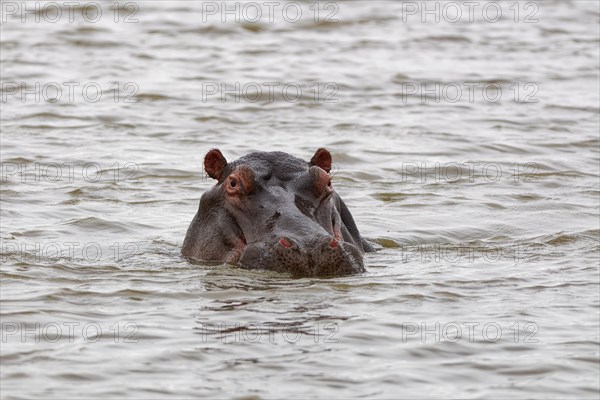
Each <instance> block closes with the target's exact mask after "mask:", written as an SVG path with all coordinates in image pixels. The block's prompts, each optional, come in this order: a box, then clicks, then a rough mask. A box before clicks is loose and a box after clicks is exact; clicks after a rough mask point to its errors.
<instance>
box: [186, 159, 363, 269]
mask: <svg viewBox="0 0 600 400" xmlns="http://www.w3.org/2000/svg"><path fill="white" fill-rule="evenodd" d="M204 169H205V171H206V172H207V173H208V175H209V176H211V177H212V178H214V179H216V180H217V181H218V182H217V184H216V185H215V186H214V187H212V188H211V189H210V190H209V191H207V192H205V193H204V194H203V195H202V198H201V199H200V206H199V208H198V212H197V213H196V216H195V217H194V219H193V220H192V222H191V224H190V226H189V228H188V231H187V234H186V237H185V240H184V243H183V248H182V251H181V253H182V255H183V256H184V257H186V258H188V259H191V260H196V261H204V262H224V263H229V264H236V265H239V266H241V267H243V268H250V269H269V270H274V271H279V272H288V273H291V274H292V275H294V276H301V277H307V276H340V275H348V274H354V273H360V272H364V271H365V267H364V262H363V253H364V252H365V251H373V247H372V246H371V245H370V244H369V243H368V242H367V241H366V240H364V239H363V238H362V237H361V236H360V234H359V232H358V229H357V228H356V224H355V223H354V220H353V218H352V215H351V214H350V211H349V210H348V208H347V207H346V205H345V204H344V202H343V201H342V199H341V198H340V197H339V196H338V194H337V193H336V192H335V191H334V190H333V188H332V187H331V178H330V176H329V171H330V169H331V155H330V154H329V152H328V151H327V150H325V149H319V150H318V151H317V152H316V153H315V155H314V157H313V158H312V159H311V161H310V162H307V161H304V160H301V159H299V158H296V157H293V156H291V155H289V154H286V153H282V152H269V153H267V152H257V153H250V154H248V155H246V156H244V157H242V158H240V159H238V160H236V161H234V162H232V163H227V161H226V160H225V157H223V155H222V154H221V152H220V151H219V150H217V149H213V150H211V151H209V152H208V153H207V155H206V157H205V159H204Z"/></svg>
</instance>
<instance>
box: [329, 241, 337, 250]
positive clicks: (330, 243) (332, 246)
mask: <svg viewBox="0 0 600 400" xmlns="http://www.w3.org/2000/svg"><path fill="white" fill-rule="evenodd" d="M329 247H331V248H332V249H335V248H336V247H338V241H337V239H336V238H333V239H331V241H330V242H329Z"/></svg>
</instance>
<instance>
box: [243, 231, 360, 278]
mask: <svg viewBox="0 0 600 400" xmlns="http://www.w3.org/2000/svg"><path fill="white" fill-rule="evenodd" d="M240 264H241V265H242V266H243V267H245V268H251V269H270V270H274V271H278V272H288V273H291V274H292V275H293V276H340V275H350V274H356V273H360V272H364V271H365V267H364V263H363V257H362V254H361V252H360V250H359V249H358V248H357V247H356V246H354V245H352V244H350V243H347V242H343V241H339V240H337V239H336V238H334V237H333V236H322V237H318V238H315V239H313V240H310V241H308V242H306V243H303V242H302V241H300V240H297V239H296V240H295V239H292V238H289V237H281V238H280V239H279V240H278V241H277V242H276V243H274V244H266V243H258V244H253V245H249V246H247V247H246V249H245V250H244V253H243V254H242V257H241V259H240Z"/></svg>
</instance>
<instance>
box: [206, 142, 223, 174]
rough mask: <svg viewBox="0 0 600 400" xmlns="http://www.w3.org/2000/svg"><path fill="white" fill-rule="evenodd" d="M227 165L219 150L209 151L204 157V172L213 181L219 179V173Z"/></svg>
mask: <svg viewBox="0 0 600 400" xmlns="http://www.w3.org/2000/svg"><path fill="white" fill-rule="evenodd" d="M226 165H227V160H226V159H225V157H223V154H221V151H220V150H219V149H211V150H210V151H209V152H208V153H206V156H204V170H205V171H206V173H207V174H208V176H210V177H211V178H213V179H217V180H218V179H219V178H220V177H221V172H223V169H224V168H225V166H226Z"/></svg>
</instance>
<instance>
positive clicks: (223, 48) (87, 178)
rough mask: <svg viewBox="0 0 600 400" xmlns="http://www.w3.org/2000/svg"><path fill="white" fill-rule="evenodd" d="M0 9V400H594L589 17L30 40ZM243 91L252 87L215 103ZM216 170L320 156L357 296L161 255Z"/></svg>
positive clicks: (593, 40) (552, 5)
mask: <svg viewBox="0 0 600 400" xmlns="http://www.w3.org/2000/svg"><path fill="white" fill-rule="evenodd" d="M6 3H7V2H4V1H3V5H2V7H3V10H4V11H5V13H4V14H3V18H5V17H6V21H5V20H4V19H3V21H2V26H1V43H0V44H1V50H2V52H1V61H2V64H1V74H2V96H3V99H2V104H1V106H2V117H1V130H2V150H1V156H2V163H3V164H2V192H1V194H2V207H1V209H2V210H1V211H2V212H1V216H2V223H1V239H2V270H1V279H2V280H1V316H2V343H1V347H2V352H1V371H0V377H1V393H2V394H1V396H2V397H3V398H7V399H9V398H11V399H12V398H34V397H35V398H46V399H48V398H60V399H65V398H83V397H87V398H192V397H198V396H204V397H225V398H231V397H244V396H246V397H247V398H274V397H278V398H288V397H289V398H306V397H324V398H347V397H363V398H393V397H407V398H415V397H416V398H447V397H461V398H508V397H510V398H598V393H599V386H600V382H599V379H600V378H599V308H598V307H599V288H598V286H599V280H600V277H599V259H598V254H599V250H600V247H599V230H600V227H599V223H600V222H599V214H598V209H599V200H598V198H599V197H598V196H599V157H598V153H599V152H598V150H599V148H598V146H599V139H598V135H599V133H598V132H599V128H600V127H599V93H600V88H599V76H598V74H599V19H600V13H599V6H598V3H597V2H596V1H572V2H566V1H565V2H554V1H548V2H546V1H544V2H537V3H527V4H533V5H534V6H535V7H533V6H529V7H530V8H526V7H527V4H526V3H525V2H522V3H517V5H518V9H519V11H520V13H519V15H518V16H515V14H514V13H513V11H514V10H513V9H510V7H511V6H513V2H506V3H499V4H500V6H501V9H502V11H503V18H502V20H500V21H498V22H495V23H494V22H490V21H488V20H486V19H485V18H482V8H483V5H484V4H486V3H482V5H481V6H479V7H478V8H475V10H474V17H473V20H472V21H469V19H468V16H467V15H466V14H464V15H463V16H462V18H461V19H460V20H459V21H458V22H456V23H451V22H449V21H447V19H448V18H444V17H448V16H449V14H448V15H445V16H442V18H441V20H440V22H439V23H436V22H435V21H432V19H433V17H431V16H430V17H429V19H428V20H427V21H426V22H422V21H421V16H422V13H420V11H422V10H417V11H414V5H415V4H416V5H417V8H418V5H419V3H411V4H412V5H411V4H407V3H404V4H402V3H400V2H391V1H373V2H367V1H354V2H338V3H331V4H333V6H326V5H325V4H321V7H320V10H321V13H320V16H319V20H318V21H317V22H315V20H314V18H313V15H312V14H310V13H311V12H313V11H314V8H312V9H311V8H310V7H311V6H312V3H304V2H303V3H295V4H296V5H298V7H300V8H301V9H302V10H303V12H304V14H303V16H302V18H301V19H300V21H298V22H296V23H292V22H288V21H286V20H285V19H282V18H281V12H282V7H283V5H284V4H285V3H282V4H281V5H279V6H278V7H279V8H276V9H275V18H274V21H273V22H272V23H271V22H270V21H269V20H268V18H267V16H266V15H264V16H263V18H262V19H261V20H260V21H259V22H257V23H252V22H249V21H240V22H239V23H238V22H236V21H235V20H234V19H235V18H234V17H233V18H232V17H229V19H228V20H227V21H226V22H225V23H222V22H221V17H220V14H219V13H218V12H219V11H218V10H217V11H215V12H216V14H212V13H211V12H212V10H213V9H212V8H211V9H207V8H206V4H204V7H205V11H206V12H205V13H204V17H203V14H202V9H203V3H201V2H196V1H187V2H183V1H181V2H176V1H148V2H137V3H132V4H133V5H134V6H133V7H129V6H125V5H124V3H121V7H120V8H118V7H114V6H112V7H113V8H109V6H111V4H112V3H111V4H103V6H104V13H103V15H102V17H101V18H100V20H99V21H98V22H97V23H90V22H87V21H86V20H84V19H83V18H82V17H81V12H82V11H85V10H86V8H85V7H84V6H81V5H80V6H76V7H74V8H73V10H74V22H72V23H71V22H69V20H68V14H67V11H66V10H67V9H65V10H64V14H63V16H62V18H60V21H58V22H56V23H51V22H48V21H47V20H46V19H51V18H53V17H54V14H52V12H53V11H52V10H46V11H47V12H46V13H44V12H43V11H40V12H38V13H37V16H38V17H40V16H41V18H40V22H36V21H35V17H36V14H35V13H34V14H30V15H28V18H29V19H27V20H26V22H25V23H23V22H21V20H20V19H19V17H13V16H11V15H8V14H12V9H7V8H6ZM31 3H33V2H31ZM14 4H17V6H19V4H18V3H14ZM40 4H44V3H40ZM80 4H83V5H85V3H80ZM212 4H216V5H217V6H216V7H217V8H218V7H219V2H218V3H212ZM230 4H232V3H230ZM261 4H262V3H261ZM440 4H441V5H444V4H445V3H440ZM312 7H314V6H312ZM431 7H433V5H432V6H431ZM440 7H441V6H440ZM513 7H514V6H513ZM531 7H533V8H531ZM536 7H537V8H536ZM262 9H263V11H265V10H266V6H264V4H263V5H262ZM115 10H116V11H115ZM9 11H11V12H9ZM209 11H211V12H209ZM288 11H289V12H290V13H291V12H292V11H291V10H288ZM413 11H414V12H415V14H413ZM446 11H448V9H446ZM463 11H465V9H464V8H463ZM488 11H489V15H490V16H494V14H493V11H490V10H488ZM115 12H117V13H118V16H119V21H118V22H115V20H114V13H115ZM131 12H134V15H133V17H131V18H132V19H137V20H138V22H137V23H124V21H123V19H124V18H125V17H127V16H128V15H129V14H130V13H131ZM277 12H279V14H277ZM440 12H441V11H440ZM448 12H449V11H448ZM331 13H334V16H333V17H332V18H334V19H328V18H326V16H329V15H330V14H331ZM532 13H533V17H531V15H532ZM526 17H530V19H531V21H529V22H528V23H525V22H524V19H525V18H526ZM335 19H337V21H336V20H335ZM488 19H489V18H488ZM515 19H516V20H517V22H515ZM129 22H131V21H129ZM52 82H55V83H56V84H57V85H59V86H60V87H62V97H60V96H58V92H57V90H56V88H55V87H51V86H48V85H49V84H50V83H52ZM68 82H73V83H76V84H78V85H79V86H73V87H74V91H73V98H72V99H70V98H69V93H68V86H67V83H68ZM236 82H237V83H239V84H240V88H243V87H244V85H247V84H250V83H254V84H255V86H246V88H247V90H248V91H247V93H246V94H248V95H249V96H245V97H244V96H243V97H242V98H239V99H238V100H239V101H236V99H235V96H234V95H232V94H231V93H230V94H229V95H228V96H226V97H225V98H224V100H225V101H221V98H220V94H219V93H217V94H211V95H209V93H212V92H214V91H215V90H217V89H218V90H219V91H220V90H221V84H222V83H223V84H226V87H225V88H229V90H233V91H235V90H236V88H235V85H236ZM269 82H270V83H273V82H275V83H278V84H279V86H278V89H277V90H274V95H273V97H272V98H267V99H264V98H260V99H259V100H258V101H254V100H253V98H250V97H251V96H250V95H252V94H256V93H255V91H256V90H255V89H256V85H259V86H261V85H262V87H263V88H265V86H264V84H265V83H269ZM21 84H23V85H26V87H25V86H23V87H22V88H21ZM36 84H39V88H38V89H36ZM286 84H287V85H288V89H289V88H291V89H290V91H289V92H285V93H284V92H283V91H282V90H281V88H282V87H283V86H285V85H286ZM327 84H329V86H326V85H327ZM422 84H425V85H428V86H426V87H425V90H423V87H422V86H421V85H422ZM436 84H437V85H438V86H437V87H438V88H440V89H439V90H438V93H436V91H435V89H432V88H435V87H436ZM85 85H92V86H87V89H86V90H89V92H88V93H87V95H86V97H84V96H83V95H82V90H83V87H84V86H85ZM96 85H99V87H100V88H101V90H102V92H101V94H102V97H101V98H100V99H99V100H98V101H94V100H96V98H95V91H97V88H98V86H96ZM467 85H472V87H474V88H475V89H474V91H473V93H472V94H473V96H472V98H470V97H469V92H468V91H467V90H466V88H467V87H468V86H467ZM526 85H529V86H526ZM298 87H300V88H301V89H302V94H301V95H299V96H296V94H297V92H296V90H297V88H298ZM456 87H459V88H461V89H462V95H460V96H458V98H457V95H456V93H457V92H456V91H455V90H456ZM44 88H46V89H44ZM215 88H217V89H215ZM253 88H254V89H253ZM317 88H318V89H319V91H318V92H317V91H316V90H317ZM481 88H487V89H486V90H489V93H487V94H486V95H485V96H488V97H485V96H484V94H483V93H482V90H481ZM498 88H500V91H501V92H500V96H499V97H498V96H497V95H498ZM44 90H45V92H44ZM240 90H241V89H240ZM426 90H430V91H431V90H433V92H429V93H426ZM444 90H445V91H446V92H444ZM453 90H454V92H453ZM36 92H37V93H38V94H40V93H41V95H40V99H39V101H37V100H36V98H35V93H36ZM317 93H318V94H317ZM440 93H441V94H440ZM59 97H60V98H59ZM213 147H218V148H220V149H221V150H222V151H223V153H224V154H225V156H226V157H227V158H228V159H229V160H234V159H235V158H237V157H239V156H242V155H244V154H246V153H248V152H250V151H255V150H282V151H286V152H289V153H292V154H294V155H296V156H299V157H303V158H306V159H309V158H310V157H311V156H312V154H313V153H314V151H315V150H316V149H317V148H319V147H326V148H328V149H329V150H330V151H331V153H332V154H333V158H334V163H335V168H334V174H333V176H334V186H335V188H336V189H337V191H338V193H340V195H341V196H342V198H344V200H345V202H346V203H347V204H348V206H349V207H350V209H351V211H352V212H353V214H354V218H355V220H356V221H357V224H358V226H359V228H360V229H361V232H362V233H363V234H364V236H365V237H366V238H368V239H369V240H370V241H372V242H374V243H375V245H376V246H377V247H378V249H379V250H378V251H377V252H376V253H374V254H368V255H367V257H366V259H367V263H368V268H367V269H368V272H366V273H365V274H362V275H357V276H351V277H343V278H334V279H292V278H290V277H289V276H286V275H282V274H276V273H272V272H256V271H246V270H242V269H237V268H235V267H232V266H226V265H192V264H190V263H188V262H186V261H185V260H184V259H182V258H181V257H180V255H179V252H180V248H181V244H182V241H183V238H184V235H185V231H186V229H187V226H188V224H189V221H190V220H191V218H192V216H193V215H194V213H195V211H196V209H197V206H198V200H199V198H200V195H201V194H202V192H203V191H205V190H206V189H208V188H209V187H210V186H211V185H212V184H213V182H212V181H211V180H210V179H208V178H205V177H203V172H202V159H203V156H204V154H205V153H206V152H207V151H208V149H210V148H213ZM57 165H60V166H62V167H61V168H60V170H59V169H58V168H57Z"/></svg>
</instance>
